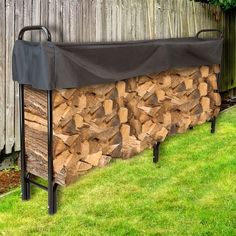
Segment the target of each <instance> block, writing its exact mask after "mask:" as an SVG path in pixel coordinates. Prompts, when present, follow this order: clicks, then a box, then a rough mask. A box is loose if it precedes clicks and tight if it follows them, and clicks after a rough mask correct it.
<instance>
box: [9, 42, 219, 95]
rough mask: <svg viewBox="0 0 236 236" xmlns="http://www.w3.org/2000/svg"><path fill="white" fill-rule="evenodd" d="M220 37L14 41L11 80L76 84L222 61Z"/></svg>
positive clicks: (54, 85)
mask: <svg viewBox="0 0 236 236" xmlns="http://www.w3.org/2000/svg"><path fill="white" fill-rule="evenodd" d="M222 44H223V39H198V38H179V39H163V40H148V41H134V42H111V43H87V44H73V43H70V44H66V43H52V42H41V43H35V42H26V41H22V40H18V41H16V42H15V45H14V50H13V80H14V81H18V82H19V83H20V84H29V85H31V86H32V87H34V88H37V89H43V90H50V89H55V88H60V89H61V88H76V87H82V86H86V85H92V84H101V83H107V82H112V81H118V80H123V79H127V78H130V77H133V76H139V75H146V74H150V73H158V72H161V71H165V70H168V69H171V68H174V67H186V66H200V65H212V64H220V63H221V54H222Z"/></svg>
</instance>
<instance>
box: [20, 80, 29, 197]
mask: <svg viewBox="0 0 236 236" xmlns="http://www.w3.org/2000/svg"><path fill="white" fill-rule="evenodd" d="M19 108H20V144H21V154H20V158H21V160H20V161H21V196H22V200H28V199H29V198H30V182H29V179H28V175H27V171H26V160H25V113H24V112H25V109H24V85H23V84H20V85H19Z"/></svg>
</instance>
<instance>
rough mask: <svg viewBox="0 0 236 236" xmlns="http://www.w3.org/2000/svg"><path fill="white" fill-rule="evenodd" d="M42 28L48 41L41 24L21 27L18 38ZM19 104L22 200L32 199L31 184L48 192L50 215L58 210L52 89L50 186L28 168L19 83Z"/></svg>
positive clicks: (49, 95) (49, 104)
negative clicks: (41, 182) (38, 178)
mask: <svg viewBox="0 0 236 236" xmlns="http://www.w3.org/2000/svg"><path fill="white" fill-rule="evenodd" d="M34 30H42V31H44V33H45V34H46V37H47V41H51V33H50V32H49V30H48V29H47V28H46V27H44V26H41V25H38V26H27V27H24V28H23V29H21V31H20V33H19V35H18V40H23V37H24V33H25V32H26V31H34ZM19 103H20V104H19V105H20V136H21V193H22V200H29V199H30V187H31V184H32V185H34V186H37V187H39V188H41V189H43V190H46V191H47V192H48V213H49V214H50V215H52V214H54V213H56V211H57V201H56V192H57V186H58V185H57V183H55V182H54V178H53V118H52V116H53V111H52V90H47V116H48V117H47V126H48V186H47V187H46V186H44V185H41V184H39V183H37V182H35V181H33V180H32V179H31V174H30V173H28V172H27V168H26V154H25V115H24V106H25V105H24V84H20V85H19Z"/></svg>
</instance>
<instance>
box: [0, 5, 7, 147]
mask: <svg viewBox="0 0 236 236" xmlns="http://www.w3.org/2000/svg"><path fill="white" fill-rule="evenodd" d="M0 22H1V23H2V25H1V27H0V134H1V135H0V151H1V150H2V149H3V148H4V146H5V124H6V123H5V112H6V107H5V99H6V98H5V93H6V91H5V80H6V74H5V72H6V64H5V59H6V57H5V56H6V54H5V53H6V48H5V47H6V38H5V35H6V32H5V1H0Z"/></svg>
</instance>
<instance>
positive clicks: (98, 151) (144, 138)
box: [25, 65, 221, 185]
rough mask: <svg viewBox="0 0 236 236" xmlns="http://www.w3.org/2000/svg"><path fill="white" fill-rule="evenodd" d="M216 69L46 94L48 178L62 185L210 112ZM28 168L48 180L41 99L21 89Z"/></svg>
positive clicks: (215, 105)
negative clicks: (50, 172) (49, 141)
mask: <svg viewBox="0 0 236 236" xmlns="http://www.w3.org/2000/svg"><path fill="white" fill-rule="evenodd" d="M217 73H219V66H217V65H216V66H210V67H208V66H202V67H200V68H199V67H193V68H181V69H172V70H169V71H166V72H162V73H159V74H151V75H145V76H139V77H136V78H130V79H127V80H124V81H118V82H114V83H108V84H100V85H94V86H88V87H83V88H77V89H62V90H55V91H54V92H53V126H54V128H53V153H54V173H55V181H56V182H57V183H59V184H60V185H68V184H70V183H71V182H73V181H75V180H76V179H77V177H78V176H79V175H81V174H84V173H85V172H87V171H88V170H90V169H92V168H93V167H97V166H99V167H102V166H105V165H106V164H107V163H108V162H109V161H110V160H111V158H117V157H122V158H129V157H131V156H133V155H135V154H137V153H139V152H141V151H142V150H144V149H146V148H149V147H151V146H152V145H153V144H154V143H155V142H157V141H158V142H161V141H164V139H165V138H166V136H167V135H171V134H175V133H182V132H185V131H186V130H187V129H188V128H189V127H191V126H194V125H196V124H201V123H204V122H206V121H207V120H210V119H211V118H212V117H213V116H217V114H218V113H219V110H220V104H221V98H220V95H219V93H217V91H216V90H217V76H216V74H217ZM25 125H26V153H27V169H28V171H29V172H31V173H32V174H35V175H37V176H40V177H44V178H46V177H47V97H46V92H45V91H39V90H35V89H32V88H30V87H27V89H26V91H25Z"/></svg>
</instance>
